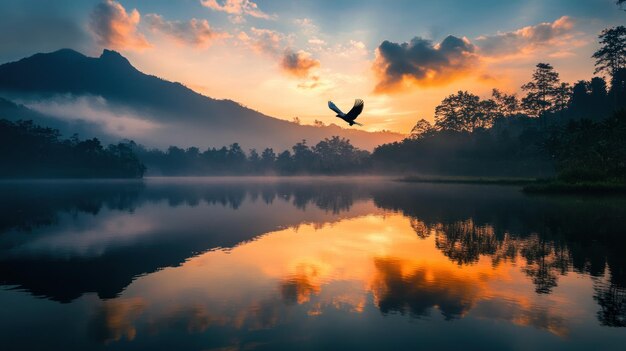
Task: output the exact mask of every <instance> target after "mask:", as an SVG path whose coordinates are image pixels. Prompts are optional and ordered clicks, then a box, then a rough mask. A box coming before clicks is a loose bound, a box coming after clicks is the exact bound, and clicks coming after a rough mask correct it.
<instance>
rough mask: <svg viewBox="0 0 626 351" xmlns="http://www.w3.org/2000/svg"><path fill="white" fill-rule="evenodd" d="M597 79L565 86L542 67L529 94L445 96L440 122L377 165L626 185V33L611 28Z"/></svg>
mask: <svg viewBox="0 0 626 351" xmlns="http://www.w3.org/2000/svg"><path fill="white" fill-rule="evenodd" d="M599 39H600V44H601V48H600V49H599V50H598V51H596V52H595V53H594V55H593V58H595V59H596V71H595V73H604V74H606V75H608V76H609V78H610V83H611V84H610V88H608V85H607V82H606V80H605V79H604V78H603V77H600V76H597V77H593V78H592V79H590V80H588V81H585V80H581V81H578V82H576V83H575V84H574V85H573V86H571V85H570V84H569V83H566V82H562V81H561V80H560V78H559V74H558V72H556V70H555V69H554V67H552V66H551V65H550V64H548V63H539V64H537V66H536V69H535V71H534V72H533V75H532V79H531V80H530V81H529V82H528V83H526V84H524V85H522V86H521V89H522V91H524V92H525V95H524V96H523V97H522V98H518V96H517V95H516V94H506V93H503V92H501V91H499V90H497V89H493V90H492V94H491V97H489V98H486V99H481V98H480V97H479V96H477V95H475V94H472V93H471V92H468V91H459V92H457V93H456V94H452V95H450V96H448V97H446V98H445V99H444V100H443V101H442V102H441V104H440V105H439V106H437V107H436V109H435V122H434V124H431V123H429V122H428V121H426V120H424V119H421V120H420V121H418V122H417V124H416V125H415V127H414V128H413V130H412V131H411V134H410V136H409V137H408V138H406V139H405V140H403V141H401V142H397V143H391V144H385V145H381V146H379V147H377V148H376V149H375V150H374V153H373V155H372V161H373V164H374V165H375V167H377V168H379V169H390V170H396V171H414V172H421V173H426V174H449V175H501V176H514V175H517V176H520V175H524V176H546V175H550V174H551V173H553V172H556V173H557V175H558V177H559V178H561V179H562V180H566V181H577V180H614V179H623V178H624V177H625V176H624V171H625V169H624V162H626V158H625V154H624V151H623V150H624V148H625V147H626V137H625V136H626V134H624V130H623V128H624V124H625V123H626V122H625V121H624V119H625V118H626V117H625V113H624V112H619V111H623V110H624V109H625V108H626V28H625V27H624V26H618V27H614V28H609V29H606V30H604V31H603V32H602V33H601V34H600V36H599Z"/></svg>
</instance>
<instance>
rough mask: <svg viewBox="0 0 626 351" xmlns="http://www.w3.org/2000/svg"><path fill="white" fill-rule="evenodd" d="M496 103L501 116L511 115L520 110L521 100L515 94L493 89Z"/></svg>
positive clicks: (492, 94)
mask: <svg viewBox="0 0 626 351" xmlns="http://www.w3.org/2000/svg"><path fill="white" fill-rule="evenodd" d="M491 96H492V98H493V101H494V102H495V103H496V112H497V114H498V115H499V116H501V117H511V116H513V115H515V114H517V113H518V112H519V100H517V96H516V95H515V94H510V95H509V94H505V93H503V92H501V91H500V90H498V89H493V90H492V91H491Z"/></svg>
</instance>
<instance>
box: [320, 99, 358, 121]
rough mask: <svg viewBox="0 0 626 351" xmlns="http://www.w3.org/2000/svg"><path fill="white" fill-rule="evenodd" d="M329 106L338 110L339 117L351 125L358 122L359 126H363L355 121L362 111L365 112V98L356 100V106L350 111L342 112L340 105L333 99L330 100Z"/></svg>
mask: <svg viewBox="0 0 626 351" xmlns="http://www.w3.org/2000/svg"><path fill="white" fill-rule="evenodd" d="M328 107H329V108H330V109H331V110H333V111H335V112H337V117H339V118H341V119H343V120H344V121H346V122H348V124H349V125H354V124H356V125H358V126H363V125H362V124H361V123H358V122H355V121H354V120H355V119H356V118H357V117H358V116H359V115H360V114H361V112H363V100H361V99H356V100H354V106H353V107H352V109H351V110H350V111H349V112H348V113H343V112H341V110H340V109H339V107H337V105H335V104H334V103H333V102H332V101H328Z"/></svg>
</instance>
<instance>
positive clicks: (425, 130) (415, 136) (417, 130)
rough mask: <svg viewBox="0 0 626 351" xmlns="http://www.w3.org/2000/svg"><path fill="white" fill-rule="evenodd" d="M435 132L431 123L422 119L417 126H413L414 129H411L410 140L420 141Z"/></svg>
mask: <svg viewBox="0 0 626 351" xmlns="http://www.w3.org/2000/svg"><path fill="white" fill-rule="evenodd" d="M433 131H434V128H433V126H432V124H430V122H428V121H427V120H425V119H423V118H422V119H420V120H419V121H417V123H415V126H413V129H411V133H410V134H409V139H411V140H419V139H422V138H423V137H425V136H427V135H428V134H430V133H432V132H433Z"/></svg>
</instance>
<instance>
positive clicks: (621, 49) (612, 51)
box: [592, 26, 626, 77]
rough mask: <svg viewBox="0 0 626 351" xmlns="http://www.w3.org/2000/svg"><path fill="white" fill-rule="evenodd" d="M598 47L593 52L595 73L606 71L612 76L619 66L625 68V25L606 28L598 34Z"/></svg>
mask: <svg viewBox="0 0 626 351" xmlns="http://www.w3.org/2000/svg"><path fill="white" fill-rule="evenodd" d="M598 38H599V39H600V45H601V46H600V49H598V51H596V52H595V53H594V54H593V56H592V57H593V58H594V59H596V64H595V65H596V70H595V73H599V72H606V73H608V74H610V75H611V77H614V76H615V74H616V73H617V71H618V70H619V69H621V68H626V27H624V26H617V27H613V28H607V29H605V30H603V31H602V33H600V35H599V36H598Z"/></svg>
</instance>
